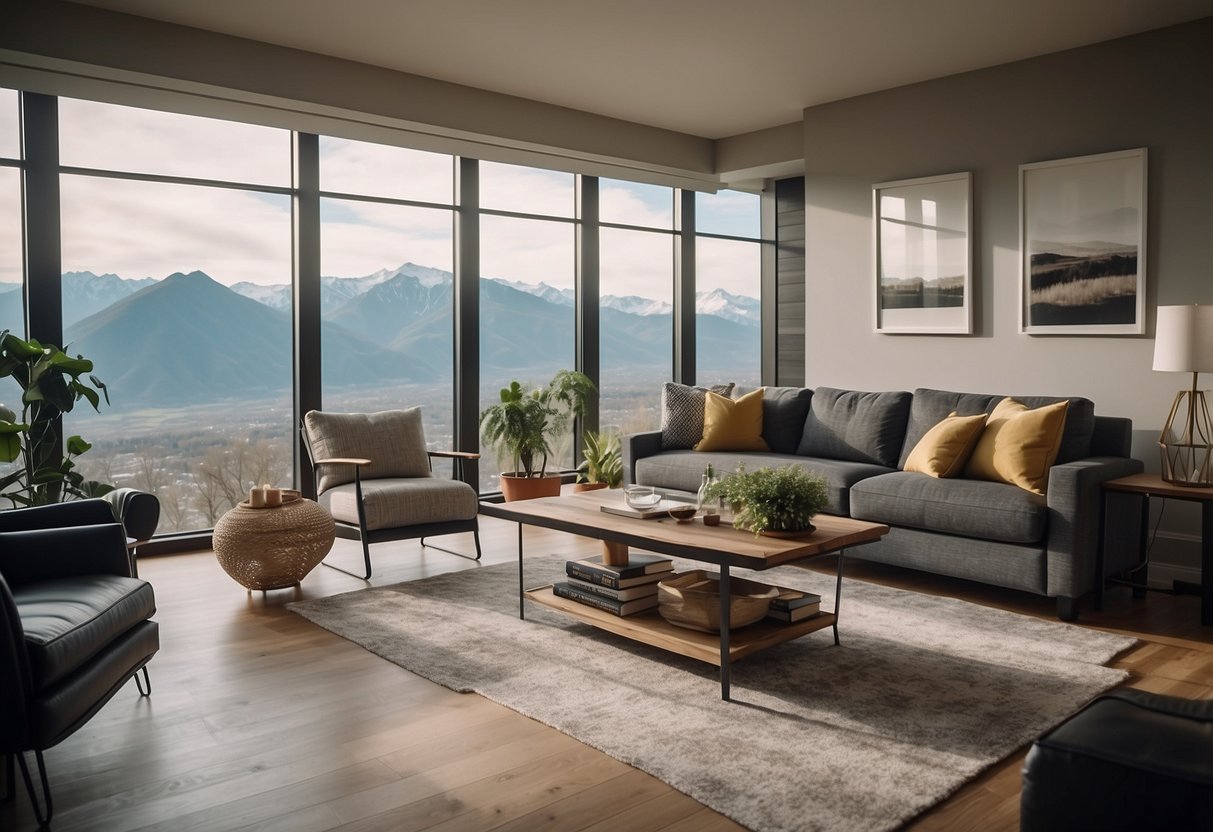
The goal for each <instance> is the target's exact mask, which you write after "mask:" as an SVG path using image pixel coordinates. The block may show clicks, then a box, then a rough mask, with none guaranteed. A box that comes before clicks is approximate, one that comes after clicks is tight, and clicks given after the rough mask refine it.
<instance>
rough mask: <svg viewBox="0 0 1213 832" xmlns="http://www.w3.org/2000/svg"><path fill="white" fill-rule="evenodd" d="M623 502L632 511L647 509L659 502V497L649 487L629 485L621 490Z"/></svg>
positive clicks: (651, 487) (653, 489)
mask: <svg viewBox="0 0 1213 832" xmlns="http://www.w3.org/2000/svg"><path fill="white" fill-rule="evenodd" d="M623 499H624V502H626V503H627V504H628V506H629V507H631V508H634V509H641V510H643V509H648V508H652V507H653V506H655V505H657V504H658V503H660V502H661V495H660V494H658V493H657V489H655V488H654V487H653V486H651V485H629V486H628V487H627V488H625V489H624V490H623Z"/></svg>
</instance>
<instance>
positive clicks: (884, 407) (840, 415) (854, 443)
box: [796, 387, 948, 468]
mask: <svg viewBox="0 0 1213 832" xmlns="http://www.w3.org/2000/svg"><path fill="white" fill-rule="evenodd" d="M910 398H911V397H910V394H909V393H906V392H903V391H897V392H886V393H861V392H858V391H855V390H835V389H834V388H832V387H818V388H817V389H816V390H814V391H813V398H812V401H811V402H810V404H809V413H808V416H807V418H806V419H805V423H804V433H803V434H802V436H801V438H800V445H799V446H798V447H797V449H796V453H797V454H798V455H800V456H812V457H819V458H825V459H842V460H848V461H851V462H866V463H870V464H872V465H883V466H885V467H886V468H895V467H897V462H898V458H899V455H900V454H901V448H902V444H903V442H904V440H905V432H906V418H907V416H908V414H909V411H910ZM946 415H948V411H946V410H945V411H944V412H943V413H942V414H940V417H939V418H940V419H942V418H943V417H944V416H946ZM935 421H936V422H938V421H939V419H936V420H935ZM931 424H934V422H932V423H931ZM924 432H925V431H924Z"/></svg>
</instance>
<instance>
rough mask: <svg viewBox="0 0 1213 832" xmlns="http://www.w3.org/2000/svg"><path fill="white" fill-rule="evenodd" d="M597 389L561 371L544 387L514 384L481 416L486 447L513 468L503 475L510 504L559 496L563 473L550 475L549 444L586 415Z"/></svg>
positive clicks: (575, 374) (572, 372) (586, 380)
mask: <svg viewBox="0 0 1213 832" xmlns="http://www.w3.org/2000/svg"><path fill="white" fill-rule="evenodd" d="M593 391H594V383H593V382H592V381H590V379H589V377H588V376H586V375H585V374H584V373H579V372H576V371H575V370H561V371H560V372H558V373H557V374H556V375H555V376H554V377H553V378H552V380H551V381H550V382H548V383H547V385H546V386H544V387H536V388H533V389H530V390H528V389H526V388H524V387H523V386H522V385H521V384H520V383H519V382H517V381H512V382H510V386H509V387H503V388H502V389H501V396H500V399H501V400H500V401H499V402H497V404H494V405H491V406H489V407H486V408H485V409H484V410H483V411H482V412H481V414H480V436H481V438H482V439H483V440H484V444H485V445H487V446H488V447H490V448H493V449H494V450H495V451H496V453H497V457H498V459H509V460H510V462H511V464H512V466H513V467H512V468H511V469H510V470H509V471H505V472H503V473H502V474H501V493H502V494H503V495H504V496H505V499H506V501H507V502H508V501H513V500H526V499H530V498H532V497H550V496H555V495H557V494H559V493H560V475H559V474H555V473H554V474H548V472H547V466H548V455H549V454H551V453H552V445H551V441H552V439H553V437H555V436H557V435H559V434H560V433H563V432H564V431H566V430H568V428H569V425H570V424H571V423H572V421H573V419H575V418H577V417H579V416H582V415H584V414H585V407H586V401H587V400H588V399H589V396H590V394H591V393H592V392H593Z"/></svg>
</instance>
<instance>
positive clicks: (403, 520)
mask: <svg viewBox="0 0 1213 832" xmlns="http://www.w3.org/2000/svg"><path fill="white" fill-rule="evenodd" d="M302 434H303V440H304V447H305V448H306V449H307V453H308V457H309V459H310V460H311V463H312V473H313V477H314V479H315V483H316V500H317V502H319V503H320V504H321V505H322V506H324V507H325V508H327V509H328V510H329V513H330V514H332V515H333V520H334V521H335V522H336V524H337V536H338V537H342V538H345V539H347V540H360V541H362V558H363V564H364V566H365V574H363V575H357V574H356V573H354V572H349V571H348V570H345V569H340V567H337V566H333V564H331V563H328V562H325V565H326V566H330V567H332V568H334V569H339V570H340V571H342V572H347V573H348V574H351V575H354V576H355V577H360V578H362V579H363V580H366V579H367V578H370V577H371V554H370V544H372V543H379V542H382V541H388V540H407V539H412V538H418V537H419V538H421V545H422V546H426V545H427V544H426V542H425V539H426V538H427V537H431V536H436V535H444V534H455V533H457V532H471V533H472V540H473V542H474V543H475V546H476V555H475V557H474V558H473V557H472V556H471V555H466V554H463V553H462V552H455V551H453V550H451V549H444V548H442V547H441V546H434V545H433V544H428V545H429V546H430V548H434V549H438V550H439V551H442V552H448V553H450V554H453V555H459V556H460V557H466V558H472V559H473V560H480V527H479V524H478V523H477V517H476V514H477V511H478V510H479V501H478V498H477V495H476V491H475V489H473V488H472V487H471V486H470V485H468V484H467V483H466V482H463V481H461V480H460V479H459V477H460V475H461V474H462V463H463V460H465V459H476V458H478V457H479V454H474V453H463V452H459V451H427V450H426V446H425V431H424V429H423V428H422V425H421V408H419V407H413V408H409V409H408V410H386V411H383V412H380V413H324V412H321V411H318V410H313V411H311V412H309V413H308V414H307V415H305V416H304V417H303V426H302ZM435 457H439V458H450V459H452V460H453V464H454V466H455V479H451V480H447V479H441V478H439V477H435V476H434V473H433V468H432V460H433V459H434V458H435Z"/></svg>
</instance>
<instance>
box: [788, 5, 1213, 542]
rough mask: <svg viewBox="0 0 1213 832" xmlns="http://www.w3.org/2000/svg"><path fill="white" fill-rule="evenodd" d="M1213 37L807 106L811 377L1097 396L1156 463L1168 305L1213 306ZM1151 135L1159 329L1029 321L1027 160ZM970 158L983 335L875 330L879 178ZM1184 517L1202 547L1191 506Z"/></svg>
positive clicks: (1178, 382) (1127, 46)
mask: <svg viewBox="0 0 1213 832" xmlns="http://www.w3.org/2000/svg"><path fill="white" fill-rule="evenodd" d="M1210 44H1213V18H1207V19H1204V20H1202V21H1198V22H1196V23H1192V24H1186V25H1183V26H1178V27H1173V28H1169V29H1163V30H1159V31H1157V32H1152V33H1147V34H1144V35H1138V36H1134V37H1130V38H1125V39H1122V40H1117V41H1110V42H1107V43H1103V44H1097V45H1095V46H1091V47H1085V48H1082V49H1075V50H1071V51H1067V52H1061V53H1056V54H1053V55H1047V56H1044V57H1041V58H1036V59H1032V60H1027V61H1022V62H1018V63H1013V64H1007V65H1003V66H999V67H994V68H991V69H987V70H981V71H977V72H971V73H966V74H963V75H957V76H952V77H948V78H943V79H939V80H935V81H930V82H925V83H921V84H915V85H912V86H906V87H902V88H898V89H893V90H888V91H884V92H880V93H875V94H872V95H866V96H862V97H858V98H852V99H848V100H845V101H838V102H834V103H831V104H826V105H823V106H819V107H813V108H810V109H808V110H806V111H805V114H804V153H805V171H806V182H805V201H806V220H805V223H806V294H807V302H806V306H807V312H806V327H807V331H808V336H807V343H806V353H807V355H806V361H807V365H806V374H807V382H808V384H810V385H813V386H815V385H820V384H824V385H830V386H840V387H850V388H857V389H869V390H884V389H913V388H914V387H920V386H921V387H938V388H943V389H952V390H967V391H981V392H989V393H1009V394H1014V393H1023V394H1034V393H1036V394H1049V395H1080V396H1087V397H1089V398H1090V399H1092V400H1093V401H1094V402H1095V403H1096V410H1097V412H1098V413H1102V414H1107V415H1117V416H1128V417H1131V418H1132V419H1133V421H1134V427H1135V429H1136V439H1135V451H1134V453H1135V455H1137V456H1139V457H1140V458H1142V459H1144V460H1145V461H1146V462H1147V465H1150V466H1153V467H1154V468H1155V469H1156V468H1157V459H1156V453H1155V449H1154V445H1153V442H1154V440H1155V439H1156V438H1157V434H1158V430H1159V428H1160V427H1161V423H1162V421H1163V419H1164V418H1165V416H1166V411H1167V409H1168V407H1169V405H1170V402H1171V398H1172V396H1173V395H1174V392H1175V390H1177V389H1179V388H1180V387H1181V386H1183V384H1184V382H1185V378H1184V377H1182V376H1180V375H1177V374H1171V373H1155V372H1153V371H1152V370H1151V363H1152V357H1153V338H1152V336H1153V331H1154V330H1153V326H1154V313H1153V309H1154V307H1155V306H1156V305H1157V304H1160V303H1162V304H1178V303H1213V49H1211V48H1210ZM1135 147H1147V148H1148V149H1149V171H1148V176H1149V195H1148V224H1149V227H1148V243H1147V257H1148V260H1147V272H1146V274H1147V316H1146V323H1147V333H1148V334H1147V335H1146V336H1142V337H1079V336H1066V337H1061V336H1052V337H1040V336H1033V337H1029V336H1026V335H1021V334H1020V333H1019V332H1018V326H1019V324H1018V303H1019V295H1018V292H1019V254H1018V247H1019V242H1018V235H1019V226H1018V206H1019V191H1018V166H1019V165H1020V164H1024V163H1028V162H1037V161H1043V160H1048V159H1061V158H1065V157H1069V156H1079V155H1085V154H1091V153H1101V152H1105V151H1113V150H1123V149H1128V148H1135ZM956 171H971V172H972V173H973V193H974V230H975V234H974V238H973V242H974V282H975V299H976V316H975V321H976V334H975V335H974V336H971V337H963V336H908V335H879V334H876V333H874V332H873V311H872V309H873V303H874V300H873V298H874V277H873V265H872V250H871V249H872V216H871V214H872V192H871V186H872V184H873V183H876V182H884V181H889V180H897V179H907V178H911V177H918V176H930V175H934V174H945V173H953V172H956ZM1203 383H1204V384H1213V379H1209V378H1205V379H1204V380H1203ZM1168 517H1178V518H1179V520H1178V522H1177V523H1168V524H1167V525H1166V526H1164V528H1170V531H1171V534H1172V537H1173V542H1174V541H1176V540H1178V541H1179V543H1178V544H1176V545H1177V546H1178V548H1179V549H1182V550H1184V551H1182V552H1180V553H1179V554H1177V555H1175V557H1176V558H1177V559H1179V560H1183V561H1185V562H1192V561H1193V558H1194V549H1195V546H1194V544H1193V541H1192V540H1191V537H1192V536H1193V535H1194V534H1195V533H1196V531H1197V530H1198V528H1199V527H1198V525H1197V524H1196V523H1195V521H1194V519H1193V515H1192V514H1191V513H1187V512H1185V511H1184V509H1183V508H1182V507H1181V508H1177V509H1176V510H1174V511H1172V510H1170V509H1169V510H1168ZM1172 548H1175V547H1172Z"/></svg>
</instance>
